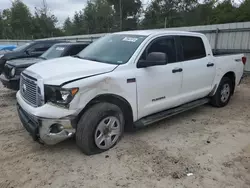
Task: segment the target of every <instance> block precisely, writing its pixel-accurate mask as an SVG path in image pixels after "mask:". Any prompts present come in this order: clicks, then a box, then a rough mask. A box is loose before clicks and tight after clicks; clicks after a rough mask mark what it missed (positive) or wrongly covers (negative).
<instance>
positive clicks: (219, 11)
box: [211, 0, 237, 24]
mask: <svg viewBox="0 0 250 188" xmlns="http://www.w3.org/2000/svg"><path fill="white" fill-rule="evenodd" d="M236 15H237V7H235V6H234V5H233V4H232V2H231V0H225V1H223V2H221V3H219V4H218V5H217V6H215V7H214V9H213V12H212V18H211V19H212V20H211V23H213V24H222V23H230V22H236V21H237V17H236Z"/></svg>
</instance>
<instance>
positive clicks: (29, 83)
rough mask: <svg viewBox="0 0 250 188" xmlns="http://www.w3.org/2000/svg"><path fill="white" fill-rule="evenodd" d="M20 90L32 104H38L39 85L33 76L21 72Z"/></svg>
mask: <svg viewBox="0 0 250 188" xmlns="http://www.w3.org/2000/svg"><path fill="white" fill-rule="evenodd" d="M20 92H21V95H22V96H23V98H24V99H25V100H26V101H27V102H28V103H29V104H31V105H32V106H35V107H37V106H38V97H37V96H38V95H37V94H38V87H37V83H36V81H35V78H34V79H31V77H30V76H29V77H26V76H24V75H23V74H21V77H20Z"/></svg>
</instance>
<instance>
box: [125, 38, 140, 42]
mask: <svg viewBox="0 0 250 188" xmlns="http://www.w3.org/2000/svg"><path fill="white" fill-rule="evenodd" d="M122 40H123V41H127V42H136V41H137V40H138V38H132V37H125V38H124V39H122Z"/></svg>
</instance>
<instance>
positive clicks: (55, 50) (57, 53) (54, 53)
mask: <svg viewBox="0 0 250 188" xmlns="http://www.w3.org/2000/svg"><path fill="white" fill-rule="evenodd" d="M67 46H68V45H65V44H64V45H63V44H62V45H54V46H52V47H50V48H49V49H48V50H47V51H46V52H44V53H43V55H41V56H40V57H41V58H42V59H53V58H57V57H61V56H62V54H63V52H64V50H65V49H66V47H67Z"/></svg>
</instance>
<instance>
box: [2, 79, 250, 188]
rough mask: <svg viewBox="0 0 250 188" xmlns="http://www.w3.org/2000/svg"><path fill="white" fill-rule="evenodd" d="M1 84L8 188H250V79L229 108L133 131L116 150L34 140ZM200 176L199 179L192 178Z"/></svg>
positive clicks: (190, 114) (12, 96) (4, 182)
mask: <svg viewBox="0 0 250 188" xmlns="http://www.w3.org/2000/svg"><path fill="white" fill-rule="evenodd" d="M15 103H16V102H15V93H14V92H12V91H10V90H7V89H4V88H3V87H2V86H0V187H1V188H11V187H13V188H16V187H23V188H34V187H39V188H40V187H53V188H57V187H64V188H66V187H67V188H68V187H70V188H71V187H72V188H74V187H88V188H94V187H108V188H112V187H132V188H136V187H142V188H147V187H148V188H153V187H162V188H163V187H164V188H166V187H167V188H168V187H176V188H180V187H185V188H194V187H207V188H217V187H218V188H228V187H236V188H249V187H250V79H249V78H246V79H245V80H244V82H243V83H242V84H241V85H240V86H239V87H238V88H237V91H236V93H235V95H234V96H233V98H232V100H231V102H230V103H229V105H228V106H226V107H225V108H221V109H217V108H213V107H211V106H209V105H205V106H202V107H199V108H196V109H194V110H192V111H189V112H185V113H182V114H179V115H177V116H175V117H172V118H170V119H167V120H165V121H162V122H160V123H157V124H155V125H152V126H150V127H148V128H144V129H142V130H139V131H136V132H134V133H126V134H125V135H124V137H123V139H122V140H121V141H120V142H119V144H118V145H117V146H116V147H114V148H113V149H112V150H110V151H108V152H105V153H102V154H99V155H94V156H86V155H84V154H82V153H81V152H80V151H79V150H78V148H77V147H76V145H75V141H74V140H73V139H72V140H68V141H65V142H63V143H61V144H58V145H56V146H52V147H51V146H50V147H49V146H42V145H39V144H38V143H35V142H33V141H32V139H31V137H30V136H29V135H28V133H27V132H26V131H25V130H24V128H23V127H22V125H21V123H20V121H19V119H18V117H17V113H16V109H15ZM188 173H192V174H191V176H187V174H188Z"/></svg>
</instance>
